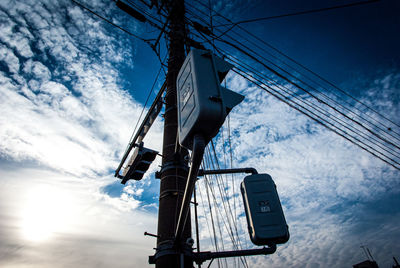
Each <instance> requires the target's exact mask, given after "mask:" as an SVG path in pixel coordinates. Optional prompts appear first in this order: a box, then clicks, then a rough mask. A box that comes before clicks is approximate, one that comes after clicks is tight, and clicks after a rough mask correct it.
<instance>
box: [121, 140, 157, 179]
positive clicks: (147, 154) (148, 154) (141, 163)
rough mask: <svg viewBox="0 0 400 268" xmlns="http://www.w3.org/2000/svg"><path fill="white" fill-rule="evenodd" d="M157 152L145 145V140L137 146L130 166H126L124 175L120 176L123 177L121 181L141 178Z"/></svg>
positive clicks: (129, 163) (130, 160)
mask: <svg viewBox="0 0 400 268" xmlns="http://www.w3.org/2000/svg"><path fill="white" fill-rule="evenodd" d="M157 154H158V152H157V151H154V150H151V149H148V148H145V147H143V142H142V143H141V144H140V145H139V146H136V148H135V150H134V151H133V153H132V156H131V158H130V159H129V162H128V166H126V167H125V168H124V171H123V172H122V176H119V178H121V179H122V181H121V183H122V184H125V183H126V182H127V181H128V180H141V179H142V178H143V175H144V173H146V171H147V170H148V169H149V167H150V165H151V163H152V162H153V161H154V159H155V158H156V156H157Z"/></svg>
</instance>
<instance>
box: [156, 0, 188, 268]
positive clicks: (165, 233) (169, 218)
mask: <svg viewBox="0 0 400 268" xmlns="http://www.w3.org/2000/svg"><path fill="white" fill-rule="evenodd" d="M162 2H163V3H162V4H163V5H164V6H165V7H166V8H167V10H168V12H169V15H168V16H169V29H170V30H169V32H168V42H169V58H168V73H167V77H166V83H167V87H166V94H165V114H164V137H163V152H162V155H163V159H162V168H161V171H160V179H161V182H160V197H159V210H158V238H157V250H156V256H155V257H156V258H155V263H156V268H164V267H192V266H193V261H192V259H191V257H189V256H184V255H183V254H182V253H183V252H188V253H190V252H191V251H192V247H191V245H188V244H187V243H186V241H187V239H188V238H190V237H191V224H190V215H188V221H187V222H186V225H185V228H184V230H183V234H182V238H181V239H180V241H174V239H175V229H176V225H177V221H178V217H179V210H180V207H181V204H182V198H183V194H184V191H185V186H186V180H187V176H188V164H187V155H188V152H187V150H186V149H184V148H181V147H180V145H179V143H178V142H177V130H178V129H177V126H178V122H177V108H176V107H177V105H176V95H177V92H176V78H177V75H178V72H179V69H180V68H181V66H182V63H183V61H184V60H185V48H184V43H185V20H184V15H185V6H184V0H162ZM182 261H183V263H184V264H183V263H182Z"/></svg>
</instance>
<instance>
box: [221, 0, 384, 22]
mask: <svg viewBox="0 0 400 268" xmlns="http://www.w3.org/2000/svg"><path fill="white" fill-rule="evenodd" d="M379 1H380V0H368V1H361V2H355V3H349V4H344V5H338V6H332V7H323V8H317V9H311V10H304V11H298V12H293V13H287V14H282V15H275V16H268V17H262V18H254V19H248V20H241V21H238V22H233V23H227V24H221V25H216V26H214V28H217V27H223V26H230V25H233V26H236V25H239V24H243V23H250V22H256V21H265V20H271V19H279V18H284V17H291V16H298V15H304V14H311V13H317V12H323V11H328V10H334V9H341V8H347V7H354V6H360V5H366V4H371V3H375V2H379ZM231 29H232V28H231Z"/></svg>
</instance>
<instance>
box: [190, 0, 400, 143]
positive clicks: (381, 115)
mask: <svg viewBox="0 0 400 268" xmlns="http://www.w3.org/2000/svg"><path fill="white" fill-rule="evenodd" d="M195 1H196V2H197V3H199V4H200V5H202V6H203V7H205V8H208V7H207V6H206V5H205V4H204V3H202V2H201V1H198V0H195ZM189 5H190V6H191V7H192V8H194V9H196V10H198V11H199V12H201V13H202V14H203V15H205V16H208V14H207V13H204V12H203V11H201V10H200V9H199V8H197V7H196V6H193V5H191V4H189ZM192 14H193V15H195V16H197V17H198V18H199V19H201V20H202V21H203V22H205V23H206V24H207V21H204V20H203V18H202V17H199V16H198V15H196V14H194V13H193V12H192ZM216 14H217V15H218V16H219V17H221V18H223V19H225V20H226V21H228V22H229V23H230V24H232V23H233V22H232V21H231V20H229V19H228V18H226V17H225V16H223V15H222V14H220V13H218V12H216ZM238 28H239V29H241V30H242V31H244V32H245V33H246V34H247V35H249V36H251V37H252V38H254V39H255V40H257V41H258V42H260V43H262V44H263V45H265V46H266V47H268V48H270V49H272V50H273V51H275V52H277V53H278V54H279V55H281V56H283V57H285V58H287V59H288V60H290V61H291V62H293V63H295V64H296V65H298V66H299V67H301V68H303V69H304V70H306V71H308V72H309V73H311V74H313V75H315V76H316V77H317V78H318V79H320V80H322V81H323V82H325V83H327V84H328V85H330V86H332V87H333V88H334V89H336V90H338V91H340V92H341V93H342V94H344V95H346V96H347V97H349V98H351V99H352V100H354V101H356V102H357V103H359V104H361V105H362V106H364V107H366V108H368V109H370V110H371V111H373V112H374V113H376V114H377V115H379V116H380V117H381V118H383V119H385V120H387V121H388V122H390V123H392V124H393V125H396V126H398V127H400V125H398V124H396V123H395V122H393V121H392V120H390V119H389V118H387V117H385V116H384V115H383V114H381V113H379V112H378V111H376V110H375V109H373V108H372V107H370V106H368V105H366V104H364V103H363V102H361V101H359V100H357V99H356V98H354V97H353V96H351V95H350V94H348V93H347V92H346V91H344V90H342V89H340V88H339V87H337V86H336V85H334V84H333V83H331V82H329V81H327V80H326V79H324V78H323V77H321V76H320V75H318V74H317V73H315V72H313V71H312V70H310V69H309V68H307V67H305V66H304V65H302V64H301V63H299V62H297V61H296V60H294V59H293V58H291V57H289V56H288V55H286V54H284V53H283V52H282V51H280V50H278V49H277V48H275V47H273V46H272V45H271V44H269V43H267V42H266V41H265V40H263V39H261V38H259V37H258V36H256V35H254V34H252V33H251V32H249V31H248V30H246V29H244V28H243V27H241V26H240V25H238ZM233 33H235V34H237V35H238V36H239V37H240V38H243V40H245V41H248V42H250V43H252V44H253V45H256V46H257V47H258V48H260V47H259V46H258V45H257V44H255V43H254V42H252V41H250V40H249V39H248V38H246V37H245V36H243V35H242V34H239V33H237V32H236V31H233ZM231 39H234V38H231ZM260 49H261V48H260ZM263 51H264V52H266V51H265V50H263ZM268 54H270V53H268ZM270 55H271V56H273V57H274V58H276V59H278V58H277V57H276V56H274V55H272V54H270ZM281 63H283V64H284V65H286V66H288V67H290V68H293V69H294V67H292V66H290V65H288V64H287V63H285V62H283V61H281ZM294 70H296V69H294ZM296 71H298V70H296ZM300 74H302V73H301V72H300ZM302 75H304V74H302ZM308 79H310V78H308ZM317 84H318V85H320V84H319V83H317ZM320 86H321V85H320ZM321 87H322V86H321ZM325 89H327V88H325ZM327 90H328V91H330V92H333V91H331V90H329V89H327ZM335 95H336V94H335ZM336 96H337V95H336ZM337 97H338V96H337ZM344 101H345V102H346V103H348V102H347V100H344ZM355 109H357V110H359V109H358V108H357V107H355ZM359 111H360V110H359ZM360 112H362V111H360ZM362 113H363V112H362ZM367 117H369V118H370V119H372V120H373V121H375V122H377V123H379V124H381V125H382V126H385V125H384V124H382V123H381V122H380V121H377V120H376V119H374V118H373V117H370V116H367ZM385 128H387V129H391V128H390V127H387V126H385ZM391 132H392V130H391ZM394 133H395V132H394ZM395 134H397V135H399V134H398V133H395ZM399 137H400V135H399Z"/></svg>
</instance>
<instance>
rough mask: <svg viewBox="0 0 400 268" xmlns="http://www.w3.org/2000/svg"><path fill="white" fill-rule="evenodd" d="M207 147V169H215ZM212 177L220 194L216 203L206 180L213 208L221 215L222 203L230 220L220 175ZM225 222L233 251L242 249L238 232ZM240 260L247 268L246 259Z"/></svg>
mask: <svg viewBox="0 0 400 268" xmlns="http://www.w3.org/2000/svg"><path fill="white" fill-rule="evenodd" d="M209 147H210V146H207V148H206V154H205V163H207V166H208V167H209V168H211V169H216V167H215V163H214V160H213V158H212V156H211V153H210V148H209ZM213 176H214V177H215V179H216V180H215V181H216V183H217V189H218V191H219V193H220V197H221V202H218V201H217V195H216V194H215V192H214V189H213V188H212V185H214V183H213V184H211V183H210V182H209V180H208V178H207V182H208V183H209V187H210V189H211V193H212V196H213V200H214V206H215V208H216V209H217V210H218V211H219V214H221V211H220V209H219V207H220V206H221V203H222V208H223V210H224V212H225V215H227V216H229V215H231V218H232V214H231V213H229V210H228V209H227V205H226V200H227V197H226V195H224V191H223V190H222V189H221V178H220V175H219V176H218V175H213ZM228 205H229V203H228ZM226 220H227V222H226V221H225V218H223V223H224V226H225V229H226V230H227V232H228V234H229V237H230V238H231V241H232V244H233V247H234V249H235V250H239V249H242V246H241V241H240V236H239V235H238V232H236V233H235V232H234V231H233V229H232V223H231V220H230V218H229V217H227V218H226ZM235 235H236V236H237V240H238V241H236V239H235ZM240 258H241V261H242V263H243V265H245V266H246V267H247V261H246V258H244V259H243V260H242V257H240Z"/></svg>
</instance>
